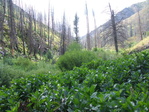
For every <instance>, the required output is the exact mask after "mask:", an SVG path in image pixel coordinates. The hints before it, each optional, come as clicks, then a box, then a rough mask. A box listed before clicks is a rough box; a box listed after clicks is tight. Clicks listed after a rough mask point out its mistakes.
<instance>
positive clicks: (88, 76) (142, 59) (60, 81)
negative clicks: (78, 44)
mask: <svg viewBox="0 0 149 112" xmlns="http://www.w3.org/2000/svg"><path fill="white" fill-rule="evenodd" d="M0 110H1V112H18V111H20V112H135V111H136V112H146V111H149V53H148V51H144V52H141V53H137V54H133V55H126V56H124V57H122V58H118V59H115V60H102V59H100V60H98V61H92V62H90V63H86V64H84V65H82V66H81V67H75V68H74V69H73V70H72V71H66V72H62V73H59V74H39V75H31V76H28V77H26V78H20V79H16V80H13V81H12V83H11V86H10V87H9V88H6V87H1V90H0Z"/></svg>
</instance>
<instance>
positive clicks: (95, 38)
mask: <svg viewBox="0 0 149 112" xmlns="http://www.w3.org/2000/svg"><path fill="white" fill-rule="evenodd" d="M92 14H93V18H94V26H95V36H94V41H95V42H94V44H95V48H97V25H96V18H95V13H94V10H92Z"/></svg>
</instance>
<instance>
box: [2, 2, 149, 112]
mask: <svg viewBox="0 0 149 112" xmlns="http://www.w3.org/2000/svg"><path fill="white" fill-rule="evenodd" d="M148 3H149V1H148V0H146V1H144V2H141V3H137V4H133V5H132V6H131V7H128V8H125V9H123V10H122V11H120V12H118V13H116V11H115V10H113V9H112V6H111V4H110V3H109V4H108V10H109V16H110V20H109V21H107V22H106V23H105V24H103V25H101V26H100V27H98V26H97V25H96V21H97V20H96V14H95V13H94V10H92V14H93V15H92V16H93V18H94V19H93V20H94V26H95V30H93V31H91V32H90V21H89V16H90V15H89V11H90V10H89V9H88V4H87V2H86V3H85V4H84V9H85V17H86V30H87V34H86V37H80V36H79V31H80V29H79V27H80V26H79V22H80V21H79V16H78V14H77V13H75V14H74V21H72V23H73V25H74V26H73V29H72V27H71V26H70V24H69V22H70V21H67V16H66V13H65V12H64V13H63V16H62V17H61V18H62V20H61V21H60V22H58V21H57V20H56V18H55V12H54V8H53V7H51V6H52V5H51V4H49V10H48V12H47V13H39V12H38V11H36V10H35V9H34V8H33V7H29V6H24V5H23V4H22V3H21V2H20V0H15V1H13V0H1V1H0V112H147V111H149V97H148V96H149V50H148V48H149V37H148V36H149V27H148V26H149V7H148V5H147V4H148ZM72 31H73V32H74V35H73V33H72Z"/></svg>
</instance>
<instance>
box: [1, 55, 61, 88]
mask: <svg viewBox="0 0 149 112" xmlns="http://www.w3.org/2000/svg"><path fill="white" fill-rule="evenodd" d="M59 72H60V70H59V69H58V68H57V67H56V66H55V65H52V64H51V63H50V62H45V61H32V60H30V59H28V58H22V57H18V58H10V57H4V58H3V59H1V60H0V86H2V85H6V86H7V87H8V86H10V81H11V80H12V79H17V78H21V77H26V76H28V75H34V74H37V75H38V74H49V73H53V74H55V73H59Z"/></svg>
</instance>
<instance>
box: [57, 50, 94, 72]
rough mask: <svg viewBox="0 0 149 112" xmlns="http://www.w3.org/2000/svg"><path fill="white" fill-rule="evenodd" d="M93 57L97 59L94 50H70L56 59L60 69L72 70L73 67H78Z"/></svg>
mask: <svg viewBox="0 0 149 112" xmlns="http://www.w3.org/2000/svg"><path fill="white" fill-rule="evenodd" d="M94 59H97V56H96V55H95V53H94V52H91V51H71V52H66V53H65V54H64V55H63V56H61V57H60V58H59V59H58V61H57V65H58V67H59V68H60V69H61V70H62V71H65V70H72V69H73V68H74V67H80V66H81V65H82V64H83V63H88V62H90V61H92V60H94Z"/></svg>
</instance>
